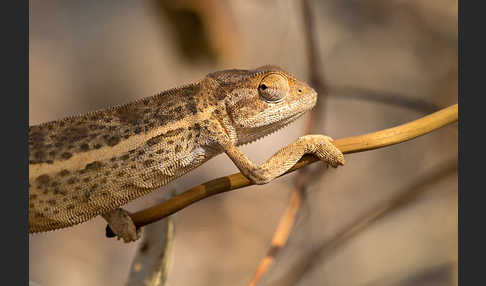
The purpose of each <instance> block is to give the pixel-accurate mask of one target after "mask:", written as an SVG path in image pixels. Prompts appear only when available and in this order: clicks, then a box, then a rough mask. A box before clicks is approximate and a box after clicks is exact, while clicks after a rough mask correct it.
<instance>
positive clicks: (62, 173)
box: [59, 169, 70, 177]
mask: <svg viewBox="0 0 486 286" xmlns="http://www.w3.org/2000/svg"><path fill="white" fill-rule="evenodd" d="M69 173H70V172H69V171H68V170H66V169H64V170H62V171H61V172H59V175H60V176H61V177H65V176H67V175H69Z"/></svg>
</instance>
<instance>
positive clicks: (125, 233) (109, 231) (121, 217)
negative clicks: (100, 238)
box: [101, 208, 142, 242]
mask: <svg viewBox="0 0 486 286" xmlns="http://www.w3.org/2000/svg"><path fill="white" fill-rule="evenodd" d="M101 216H102V217H103V218H104V219H105V220H106V221H107V222H108V226H107V227H106V236H107V237H114V236H116V237H117V239H120V238H121V239H123V241H124V242H132V241H136V240H137V239H139V238H140V236H141V233H142V232H141V229H140V228H139V229H137V227H136V226H135V224H134V223H133V220H132V218H131V217H130V215H129V213H128V212H127V211H126V210H124V209H121V208H118V209H115V210H113V211H111V212H108V213H104V214H102V215H101Z"/></svg>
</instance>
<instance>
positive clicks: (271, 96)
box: [258, 73, 290, 102]
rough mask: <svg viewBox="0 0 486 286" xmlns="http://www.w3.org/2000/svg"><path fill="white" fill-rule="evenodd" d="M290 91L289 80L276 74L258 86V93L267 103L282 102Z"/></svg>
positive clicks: (265, 78)
mask: <svg viewBox="0 0 486 286" xmlns="http://www.w3.org/2000/svg"><path fill="white" fill-rule="evenodd" d="M289 90H290V87H289V83H288V81H287V79H286V78H285V77H284V76H282V75H280V74H276V73H272V74H269V75H267V76H265V77H264V78H263V79H262V81H261V82H260V85H258V93H259V94H260V96H261V97H262V98H263V99H264V100H265V101H267V102H279V101H281V100H282V99H284V98H285V96H287V94H288V93H289Z"/></svg>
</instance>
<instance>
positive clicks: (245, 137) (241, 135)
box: [236, 111, 305, 146]
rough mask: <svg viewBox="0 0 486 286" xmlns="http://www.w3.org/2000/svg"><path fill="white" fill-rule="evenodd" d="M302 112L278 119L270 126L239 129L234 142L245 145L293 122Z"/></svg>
mask: <svg viewBox="0 0 486 286" xmlns="http://www.w3.org/2000/svg"><path fill="white" fill-rule="evenodd" d="M304 113H305V111H304V112H301V113H298V114H295V115H294V116H292V117H290V118H287V119H286V120H284V121H280V122H279V123H278V124H274V125H272V126H262V127H256V128H251V129H246V130H244V131H243V130H241V131H239V132H238V142H237V143H236V145H237V146H241V145H245V144H250V143H252V142H255V141H257V140H259V139H261V138H263V137H266V136H268V135H271V134H273V133H275V132H277V131H278V130H280V129H282V128H284V127H286V126H288V125H290V124H291V123H293V122H295V121H296V120H297V119H298V118H299V117H301V116H302V115H303V114H304Z"/></svg>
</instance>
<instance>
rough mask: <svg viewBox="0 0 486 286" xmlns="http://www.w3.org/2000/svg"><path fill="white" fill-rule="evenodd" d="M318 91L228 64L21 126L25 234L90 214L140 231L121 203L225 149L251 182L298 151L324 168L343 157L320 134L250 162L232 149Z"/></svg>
mask: <svg viewBox="0 0 486 286" xmlns="http://www.w3.org/2000/svg"><path fill="white" fill-rule="evenodd" d="M316 101H317V92H316V91H315V90H314V89H313V88H311V87H310V86H309V85H307V84H306V83H305V82H303V81H300V80H298V79H296V78H295V77H294V76H293V75H291V74H290V73H288V72H286V71H284V70H283V69H282V68H280V67H277V66H269V65H267V66H262V67H259V68H256V69H253V70H243V69H228V70H221V71H216V72H213V73H209V74H207V75H206V76H205V77H204V78H202V79H201V80H199V81H197V82H195V83H191V84H187V85H184V86H181V87H178V88H174V89H170V90H166V91H163V92H160V93H158V94H155V95H153V96H151V97H145V98H141V99H139V100H136V101H134V102H131V103H127V104H123V105H117V106H113V107H109V108H105V109H100V110H97V111H92V112H88V113H86V114H82V115H76V116H70V117H67V118H64V119H59V120H55V121H51V122H46V123H41V124H38V125H32V126H29V233H37V232H45V231H50V230H55V229H61V228H66V227H71V226H74V225H77V224H80V223H83V222H86V221H88V220H90V219H92V218H94V217H96V216H98V215H100V216H102V217H103V218H104V219H105V220H106V221H107V222H108V225H109V227H110V228H111V229H112V230H113V232H114V233H115V234H116V235H117V236H118V239H123V240H124V241H125V242H130V241H135V240H137V239H138V238H139V237H140V231H139V229H137V228H136V227H135V224H134V223H133V221H132V220H131V218H130V216H129V213H128V211H126V210H124V209H122V208H121V206H123V205H125V204H127V203H128V202H130V201H132V200H134V199H137V198H139V197H141V196H143V195H146V194H148V193H149V192H152V191H154V190H156V189H158V188H160V187H161V186H164V185H165V184H167V183H169V182H170V181H172V180H174V179H176V178H178V177H181V176H182V175H184V174H186V173H188V172H190V171H191V170H193V169H194V168H196V167H198V166H200V165H201V164H203V163H204V162H206V161H207V160H209V159H210V158H212V157H214V156H216V155H218V154H220V153H225V154H226V155H227V156H228V157H229V158H230V159H231V160H232V161H233V163H234V164H235V165H236V167H237V168H238V169H239V170H240V172H241V173H242V174H243V175H244V176H245V177H247V178H248V179H249V180H250V181H251V182H253V183H255V184H266V183H268V182H270V181H272V180H273V179H275V178H276V177H278V176H280V175H282V174H283V173H285V172H286V171H287V170H288V169H290V168H291V167H292V166H293V165H294V164H295V163H296V162H297V161H298V160H299V159H300V158H301V157H302V156H303V155H304V154H313V155H315V156H317V157H318V158H319V159H320V160H322V161H324V162H326V163H327V164H328V165H330V166H332V167H338V166H339V165H344V156H343V154H342V153H341V151H340V150H339V149H338V148H337V147H335V146H334V145H333V144H332V141H333V140H332V138H331V137H328V136H325V135H304V136H301V137H299V138H298V139H297V140H296V141H294V142H293V143H291V144H290V145H288V146H286V147H284V148H282V149H281V150H279V151H278V152H277V153H275V154H274V155H273V156H271V157H270V158H269V159H268V160H267V161H265V162H264V163H262V164H260V165H258V164H255V163H254V162H252V161H251V160H250V159H248V157H247V156H246V155H245V154H244V153H243V152H242V151H240V150H239V149H238V146H240V145H243V144H247V143H250V142H253V141H256V140H257V139H259V138H262V137H264V136H266V135H269V134H271V133H273V132H276V131H277V130H279V129H281V128H283V127H284V126H286V125H288V124H290V123H291V122H293V121H295V120H296V119H297V118H299V117H300V116H301V115H303V114H304V113H305V112H307V111H309V110H311V109H312V108H313V107H314V106H315V104H316Z"/></svg>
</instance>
